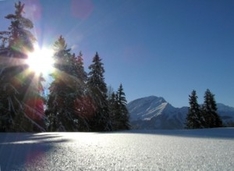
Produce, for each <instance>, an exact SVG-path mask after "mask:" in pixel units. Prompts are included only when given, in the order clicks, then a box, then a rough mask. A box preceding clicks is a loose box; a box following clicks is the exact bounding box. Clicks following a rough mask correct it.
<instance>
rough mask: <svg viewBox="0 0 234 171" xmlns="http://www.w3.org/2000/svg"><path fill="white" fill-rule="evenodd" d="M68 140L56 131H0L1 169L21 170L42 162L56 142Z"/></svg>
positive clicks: (4, 170)
mask: <svg viewBox="0 0 234 171" xmlns="http://www.w3.org/2000/svg"><path fill="white" fill-rule="evenodd" d="M67 141H69V140H66V139H64V138H61V136H59V134H56V133H49V134H47V133H37V134H35V133H0V170H1V171H9V170H20V169H19V168H24V167H25V166H27V165H28V164H31V163H35V162H40V161H41V159H43V157H46V156H48V154H50V153H52V151H53V149H54V147H55V144H56V143H63V142H67Z"/></svg>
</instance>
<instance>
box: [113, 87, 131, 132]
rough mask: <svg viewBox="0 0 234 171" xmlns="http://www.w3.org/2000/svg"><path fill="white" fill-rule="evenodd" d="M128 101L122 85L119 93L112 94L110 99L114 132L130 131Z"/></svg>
mask: <svg viewBox="0 0 234 171" xmlns="http://www.w3.org/2000/svg"><path fill="white" fill-rule="evenodd" d="M126 105H127V100H126V98H125V93H124V91H123V86H122V84H120V86H119V88H118V91H117V92H116V93H114V92H113V93H112V96H111V98H110V99H109V109H110V115H111V123H112V127H113V130H114V131H117V130H128V129H130V123H129V113H128V110H127V107H126Z"/></svg>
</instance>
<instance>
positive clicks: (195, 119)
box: [185, 90, 204, 129]
mask: <svg viewBox="0 0 234 171" xmlns="http://www.w3.org/2000/svg"><path fill="white" fill-rule="evenodd" d="M189 105H190V107H189V111H188V114H187V117H186V123H185V125H186V128H188V129H195V128H203V123H204V121H203V118H202V116H201V110H200V105H199V104H198V102H197V94H196V91H195V90H193V91H192V93H191V95H189Z"/></svg>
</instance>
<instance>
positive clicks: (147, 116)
mask: <svg viewBox="0 0 234 171" xmlns="http://www.w3.org/2000/svg"><path fill="white" fill-rule="evenodd" d="M217 107H218V113H219V114H220V116H221V118H222V120H223V122H224V123H225V124H230V123H234V108H233V107H229V106H226V105H224V104H221V103H218V104H217ZM127 108H128V111H129V113H130V122H131V125H132V128H133V129H181V128H184V123H185V119H186V115H187V113H188V107H182V108H176V107H173V106H172V105H171V104H170V103H168V102H167V101H166V100H165V99H164V98H162V97H156V96H149V97H144V98H140V99H136V100H134V101H131V102H130V103H128V105H127Z"/></svg>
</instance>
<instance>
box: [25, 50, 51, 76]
mask: <svg viewBox="0 0 234 171" xmlns="http://www.w3.org/2000/svg"><path fill="white" fill-rule="evenodd" d="M53 53H54V52H53V50H52V49H49V48H45V47H44V48H39V47H38V46H35V47H34V51H33V52H32V53H29V54H28V59H27V61H26V63H27V64H28V65H29V69H30V70H32V71H34V72H35V73H36V74H43V75H44V74H49V73H51V72H52V71H53V69H54V67H53V65H54V60H53V58H52V56H53Z"/></svg>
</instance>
